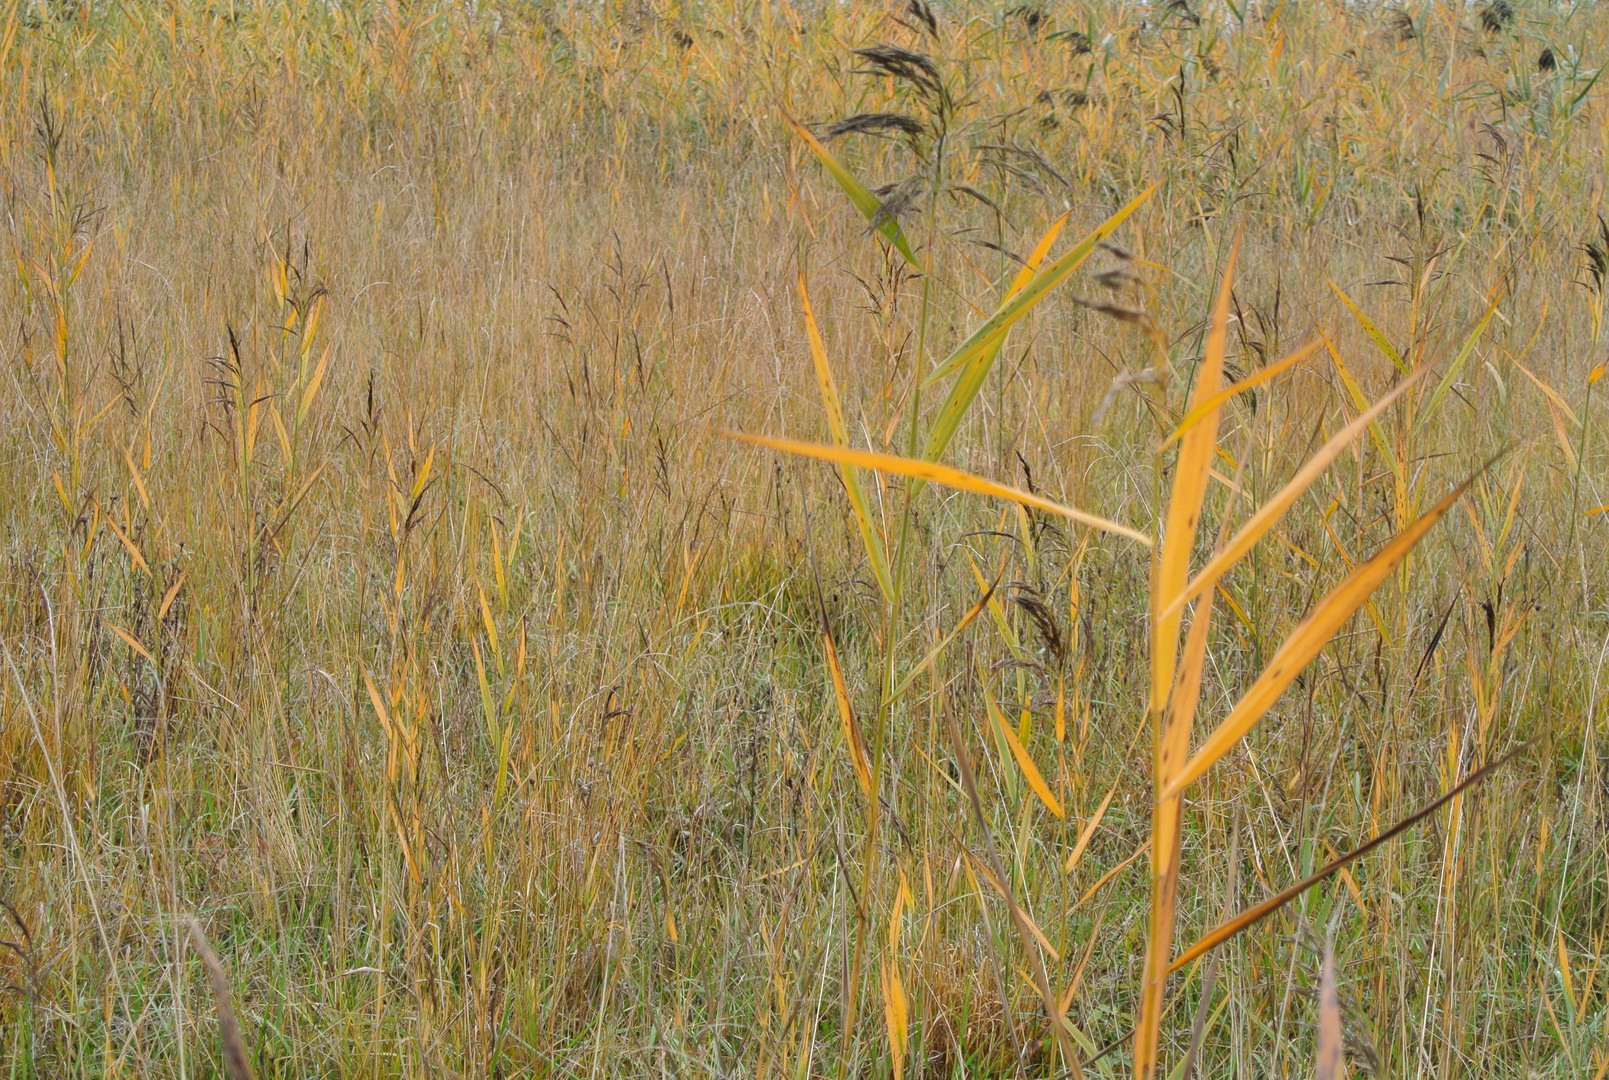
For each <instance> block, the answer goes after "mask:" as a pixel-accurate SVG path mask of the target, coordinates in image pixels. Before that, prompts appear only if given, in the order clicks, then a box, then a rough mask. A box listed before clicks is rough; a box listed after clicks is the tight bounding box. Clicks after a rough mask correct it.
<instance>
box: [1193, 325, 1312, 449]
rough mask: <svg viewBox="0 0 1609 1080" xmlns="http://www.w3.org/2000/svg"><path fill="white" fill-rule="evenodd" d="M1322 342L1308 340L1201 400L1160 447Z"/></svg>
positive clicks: (1296, 361) (1305, 356)
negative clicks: (1283, 355) (1285, 354)
mask: <svg viewBox="0 0 1609 1080" xmlns="http://www.w3.org/2000/svg"><path fill="white" fill-rule="evenodd" d="M1323 344H1324V342H1322V341H1317V340H1315V341H1309V342H1308V343H1307V344H1306V345H1303V346H1302V347H1301V348H1299V349H1297V350H1296V351H1295V352H1293V353H1291V354H1290V355H1289V356H1286V357H1285V358H1284V359H1282V360H1280V361H1278V362H1277V363H1273V364H1269V365H1268V366H1267V367H1265V368H1263V369H1262V370H1261V371H1258V372H1255V373H1253V374H1251V375H1248V376H1246V377H1245V378H1244V379H1241V380H1240V381H1239V382H1237V383H1235V384H1234V385H1233V386H1226V387H1224V388H1223V389H1222V390H1220V391H1218V392H1217V393H1216V394H1214V395H1212V396H1211V397H1210V398H1208V399H1207V400H1206V401H1203V402H1202V403H1201V404H1200V405H1197V406H1195V407H1193V408H1192V409H1191V410H1190V411H1189V412H1187V413H1185V416H1184V419H1183V420H1180V421H1179V426H1178V427H1176V428H1174V429H1173V434H1171V435H1169V436H1168V437H1167V439H1166V440H1165V441H1164V442H1163V443H1162V449H1164V450H1166V449H1167V448H1168V447H1169V446H1171V445H1173V444H1174V443H1175V442H1177V441H1178V440H1179V439H1181V438H1183V437H1184V434H1185V432H1187V431H1189V430H1190V429H1191V428H1192V427H1194V426H1195V425H1196V424H1197V423H1199V422H1200V421H1201V419H1202V418H1203V417H1205V416H1206V415H1207V414H1208V413H1209V412H1211V411H1212V410H1214V409H1216V408H1218V407H1219V406H1220V405H1222V404H1223V403H1224V402H1226V401H1228V400H1229V399H1230V398H1233V397H1235V396H1237V395H1239V394H1244V393H1245V392H1246V391H1247V390H1250V389H1252V388H1253V387H1256V386H1261V385H1262V384H1263V383H1265V382H1267V381H1269V380H1270V379H1273V378H1275V377H1276V376H1279V375H1281V374H1283V373H1284V372H1285V371H1287V370H1289V369H1290V367H1291V366H1292V365H1294V364H1297V363H1300V362H1301V361H1302V360H1305V359H1306V358H1307V357H1309V356H1311V355H1313V353H1314V352H1316V351H1317V350H1318V349H1319V347H1320V346H1322V345H1323Z"/></svg>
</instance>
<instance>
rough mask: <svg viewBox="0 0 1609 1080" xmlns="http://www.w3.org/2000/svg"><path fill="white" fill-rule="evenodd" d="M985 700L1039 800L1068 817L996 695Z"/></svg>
mask: <svg viewBox="0 0 1609 1080" xmlns="http://www.w3.org/2000/svg"><path fill="white" fill-rule="evenodd" d="M984 700H985V701H986V702H987V703H988V706H989V716H990V717H991V718H992V719H993V720H994V722H995V724H996V725H998V726H999V728H1000V734H1001V735H1002V736H1004V737H1005V740H1006V746H1008V747H1010V749H1011V756H1012V757H1014V758H1016V759H1017V768H1019V769H1021V770H1022V775H1023V779H1025V780H1027V781H1028V786H1029V787H1031V788H1033V790H1034V794H1035V795H1038V796H1039V801H1040V802H1042V803H1044V804H1045V806H1046V807H1047V808H1048V809H1049V810H1050V812H1051V813H1052V814H1055V815H1056V816H1057V817H1059V818H1061V817H1066V816H1067V811H1065V810H1063V809H1062V805H1061V802H1060V801H1059V800H1058V799H1057V798H1056V796H1055V793H1053V792H1052V791H1051V790H1050V785H1049V784H1047V783H1045V778H1044V776H1043V775H1042V774H1041V773H1040V772H1039V766H1037V765H1035V764H1034V759H1033V758H1032V757H1031V756H1029V754H1028V748H1027V747H1026V746H1024V745H1022V740H1021V739H1019V738H1017V733H1016V732H1015V731H1012V730H1011V725H1010V724H1008V723H1006V717H1005V714H1004V713H1002V712H1001V711H1000V706H998V705H996V704H995V700H994V695H993V694H987V695H985V698H984Z"/></svg>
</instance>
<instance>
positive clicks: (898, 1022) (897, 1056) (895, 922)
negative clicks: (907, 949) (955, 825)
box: [882, 872, 910, 1080]
mask: <svg viewBox="0 0 1609 1080" xmlns="http://www.w3.org/2000/svg"><path fill="white" fill-rule="evenodd" d="M909 893H910V889H909V887H908V886H907V885H906V882H905V879H904V874H903V872H901V875H900V888H899V890H898V891H897V892H896V893H895V894H894V907H893V909H892V910H891V911H890V912H889V916H888V956H887V958H886V959H885V960H884V962H883V979H882V982H883V1016H884V1019H885V1021H886V1023H887V1026H888V1052H889V1056H890V1057H891V1058H893V1061H894V1080H901V1078H902V1077H903V1076H904V1075H905V1047H906V1042H907V1037H908V1034H909V1031H910V1003H909V1000H908V999H907V998H906V996H905V985H904V983H902V982H901V981H900V977H899V958H898V951H899V932H900V915H901V914H902V913H903V912H904V910H905V898H906V896H908V895H909Z"/></svg>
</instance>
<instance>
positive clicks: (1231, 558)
mask: <svg viewBox="0 0 1609 1080" xmlns="http://www.w3.org/2000/svg"><path fill="white" fill-rule="evenodd" d="M1419 377H1420V376H1417V375H1416V376H1414V377H1412V378H1409V379H1405V380H1403V382H1402V383H1401V384H1400V385H1398V386H1397V387H1395V388H1394V389H1392V390H1391V391H1390V392H1389V393H1387V394H1386V395H1385V396H1384V397H1382V398H1381V399H1380V400H1379V401H1377V402H1375V403H1374V405H1373V406H1372V407H1371V408H1369V409H1367V410H1366V411H1364V412H1363V413H1362V414H1361V415H1359V416H1358V417H1357V418H1356V419H1355V420H1353V421H1352V422H1351V423H1349V424H1347V425H1346V426H1345V427H1344V428H1342V429H1341V430H1340V431H1338V432H1336V433H1335V435H1334V436H1333V437H1331V439H1330V441H1329V442H1327V443H1325V444H1324V445H1323V446H1322V447H1320V448H1319V450H1318V452H1317V453H1315V454H1314V455H1313V456H1312V457H1311V458H1309V459H1308V460H1307V463H1306V464H1305V465H1303V466H1302V467H1301V469H1299V470H1298V471H1297V473H1296V475H1295V476H1293V477H1291V479H1290V480H1289V481H1288V482H1287V483H1286V484H1285V486H1284V487H1282V488H1280V489H1279V492H1278V493H1277V494H1275V496H1274V497H1273V498H1271V499H1269V500H1268V501H1267V502H1266V503H1264V504H1263V505H1262V506H1261V507H1259V508H1258V510H1257V512H1256V513H1255V514H1253V515H1252V516H1251V517H1250V518H1248V519H1246V523H1245V524H1244V525H1242V526H1241V527H1240V528H1239V530H1237V531H1236V533H1235V535H1234V536H1232V537H1230V539H1229V542H1228V543H1227V544H1225V545H1224V546H1223V548H1222V550H1220V551H1219V552H1218V553H1217V554H1215V555H1214V556H1213V557H1212V558H1211V559H1210V560H1208V562H1207V565H1206V566H1204V567H1202V568H1201V570H1200V572H1198V573H1197V574H1196V576H1195V577H1194V578H1192V579H1191V581H1190V584H1189V585H1187V586H1186V587H1185V590H1184V592H1182V593H1180V594H1179V595H1178V596H1177V597H1175V598H1174V600H1173V601H1172V602H1171V603H1170V604H1168V605H1167V606H1166V607H1165V608H1163V614H1164V615H1172V614H1174V613H1175V611H1176V610H1178V609H1180V608H1182V607H1184V605H1185V604H1188V603H1189V602H1190V601H1192V600H1194V599H1195V598H1196V597H1198V596H1200V595H1201V594H1202V593H1204V592H1206V591H1207V590H1208V589H1210V588H1212V586H1213V585H1214V584H1216V583H1217V581H1218V579H1219V578H1221V577H1223V576H1224V575H1225V574H1227V573H1228V572H1229V571H1230V570H1231V569H1233V568H1234V566H1235V564H1236V563H1238V562H1240V560H1241V559H1243V558H1245V556H1246V553H1247V552H1248V551H1250V550H1251V549H1252V548H1253V547H1255V546H1256V544H1257V541H1259V540H1261V539H1262V538H1263V537H1264V536H1266V535H1267V534H1268V530H1270V529H1272V528H1273V527H1274V526H1275V525H1276V524H1278V523H1279V519H1280V518H1282V517H1283V516H1284V515H1285V512H1286V511H1287V510H1289V509H1290V508H1291V505H1292V504H1293V503H1295V502H1296V500H1297V499H1299V498H1301V496H1302V493H1303V492H1305V491H1306V490H1307V489H1308V488H1310V487H1312V486H1313V482H1314V481H1316V480H1317V479H1318V478H1319V477H1320V476H1322V475H1323V474H1324V470H1325V469H1327V468H1329V467H1330V463H1331V462H1333V461H1334V460H1335V459H1336V458H1337V457H1339V456H1340V454H1341V451H1343V450H1345V449H1346V448H1347V446H1348V445H1350V444H1351V442H1352V440H1353V439H1356V438H1357V437H1358V435H1359V434H1360V433H1361V432H1362V431H1363V430H1364V429H1365V428H1367V427H1368V426H1369V425H1370V424H1371V423H1373V422H1374V420H1375V418H1376V417H1378V416H1379V415H1380V414H1381V413H1383V412H1385V410H1386V409H1387V408H1389V407H1390V406H1391V403H1392V402H1394V401H1396V400H1397V398H1399V397H1401V396H1402V395H1403V394H1404V393H1405V392H1406V391H1407V390H1408V388H1409V387H1410V386H1412V385H1413V384H1414V383H1415V381H1417V379H1418V378H1419Z"/></svg>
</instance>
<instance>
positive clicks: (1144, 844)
mask: <svg viewBox="0 0 1609 1080" xmlns="http://www.w3.org/2000/svg"><path fill="white" fill-rule="evenodd" d="M1150 850H1151V838H1150V837H1146V838H1145V839H1144V840H1141V841H1140V846H1139V847H1137V848H1135V849H1134V852H1133V854H1131V855H1130V856H1129V857H1128V858H1126V859H1124V860H1123V861H1122V862H1120V863H1118V864H1117V865H1116V866H1114V867H1112V868H1111V869H1110V870H1108V871H1106V873H1104V874H1102V875H1101V876H1100V877H1099V878H1098V879H1097V880H1096V882H1095V884H1093V885H1091V886H1090V887H1089V888H1087V889H1085V890H1084V894H1083V895H1082V896H1080V897H1079V898H1078V901H1077V902H1076V903H1075V904H1073V910H1074V911H1077V910H1078V909H1079V908H1081V907H1083V906H1084V905H1085V904H1087V903H1089V902H1090V900H1092V899H1094V897H1095V894H1096V893H1098V892H1100V891H1101V889H1102V888H1104V887H1105V886H1106V883H1107V882H1109V881H1111V880H1112V879H1113V878H1115V877H1117V875H1119V874H1121V873H1122V872H1123V871H1125V870H1127V869H1128V868H1129V867H1131V866H1133V865H1134V863H1135V860H1137V859H1138V858H1139V857H1140V856H1141V855H1144V854H1145V853H1146V852H1147V851H1150Z"/></svg>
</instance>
